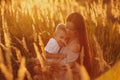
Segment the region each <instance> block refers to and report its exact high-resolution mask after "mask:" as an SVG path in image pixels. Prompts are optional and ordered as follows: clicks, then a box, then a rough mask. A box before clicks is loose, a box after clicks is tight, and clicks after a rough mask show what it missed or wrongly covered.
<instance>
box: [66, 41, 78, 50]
mask: <svg viewBox="0 0 120 80" xmlns="http://www.w3.org/2000/svg"><path fill="white" fill-rule="evenodd" d="M68 47H69V48H70V49H71V50H72V51H73V52H79V51H80V43H79V39H73V40H71V42H70V43H69V45H68Z"/></svg>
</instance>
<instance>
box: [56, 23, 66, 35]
mask: <svg viewBox="0 0 120 80" xmlns="http://www.w3.org/2000/svg"><path fill="white" fill-rule="evenodd" d="M59 31H63V32H65V33H66V29H65V24H63V23H60V24H58V25H57V27H56V29H55V33H56V32H59Z"/></svg>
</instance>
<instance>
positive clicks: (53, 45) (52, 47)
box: [44, 38, 60, 62]
mask: <svg viewBox="0 0 120 80" xmlns="http://www.w3.org/2000/svg"><path fill="white" fill-rule="evenodd" d="M44 50H45V51H46V52H48V53H49V54H57V53H59V50H60V46H59V44H58V42H57V41H56V40H55V39H54V38H50V40H49V41H48V43H47V45H46V46H45V49H44ZM46 60H47V61H48V62H52V61H54V60H55V59H51V58H49V59H46Z"/></svg>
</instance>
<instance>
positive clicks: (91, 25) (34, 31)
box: [0, 0, 120, 80]
mask: <svg viewBox="0 0 120 80" xmlns="http://www.w3.org/2000/svg"><path fill="white" fill-rule="evenodd" d="M71 12H79V13H80V14H82V15H83V17H84V19H85V24H86V28H87V36H88V41H89V47H90V50H91V52H92V57H93V65H94V69H93V75H94V78H97V77H99V76H100V75H102V74H103V78H102V79H101V78H100V79H99V78H98V80H103V79H104V72H106V71H107V70H108V69H103V66H104V65H109V66H111V67H112V66H114V64H116V63H117V62H119V59H120V1H119V0H0V80H15V79H17V80H24V79H25V80H32V76H33V75H34V73H33V72H32V67H33V65H34V64H32V61H31V59H32V58H35V57H36V56H37V55H38V53H40V54H41V53H42V52H43V49H44V46H45V45H46V43H47V41H48V40H49V38H50V37H52V34H53V32H54V30H55V27H56V25H57V24H58V23H65V19H66V17H67V15H69V14H70V13H71ZM118 66H120V65H117V67H115V68H113V69H111V70H113V72H114V73H115V74H118V73H119V72H116V71H114V70H118V69H119V68H118ZM101 68H102V69H101ZM116 68H117V69H116ZM101 70H102V71H101ZM113 72H108V73H107V74H108V75H109V76H111V73H113ZM21 73H22V75H20V74H21ZM49 73H50V72H49ZM116 76H117V75H116ZM118 76H119V75H118ZM114 77H115V76H114ZM118 79H120V78H115V79H114V80H118ZM44 80H48V79H47V78H46V79H44ZM51 80H53V79H51ZM105 80H110V79H105ZM111 80H113V79H112V78H111Z"/></svg>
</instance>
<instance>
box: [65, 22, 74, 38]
mask: <svg viewBox="0 0 120 80" xmlns="http://www.w3.org/2000/svg"><path fill="white" fill-rule="evenodd" d="M66 30H67V35H68V36H69V37H72V36H74V35H75V32H76V30H75V27H74V24H73V23H72V22H66Z"/></svg>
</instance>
